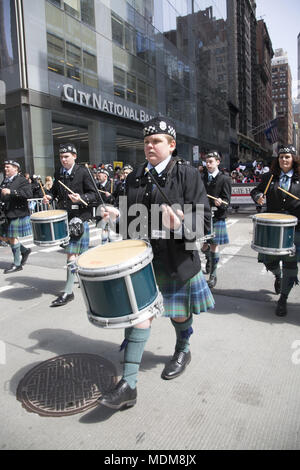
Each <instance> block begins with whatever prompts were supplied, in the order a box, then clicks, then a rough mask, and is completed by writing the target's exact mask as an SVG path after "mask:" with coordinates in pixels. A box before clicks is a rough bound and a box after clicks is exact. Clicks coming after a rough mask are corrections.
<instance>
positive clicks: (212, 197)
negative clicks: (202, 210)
mask: <svg viewBox="0 0 300 470" xmlns="http://www.w3.org/2000/svg"><path fill="white" fill-rule="evenodd" d="M207 197H210V198H211V199H214V200H215V201H218V200H219V199H218V198H216V197H214V196H211V195H210V194H208V195H207ZM221 201H222V204H226V206H228V202H226V201H223V200H222V199H221Z"/></svg>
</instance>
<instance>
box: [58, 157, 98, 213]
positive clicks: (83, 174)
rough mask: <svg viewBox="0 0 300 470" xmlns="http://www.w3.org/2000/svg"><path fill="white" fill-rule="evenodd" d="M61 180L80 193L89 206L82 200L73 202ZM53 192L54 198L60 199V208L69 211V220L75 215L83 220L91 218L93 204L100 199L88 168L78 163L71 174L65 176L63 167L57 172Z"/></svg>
mask: <svg viewBox="0 0 300 470" xmlns="http://www.w3.org/2000/svg"><path fill="white" fill-rule="evenodd" d="M59 181H61V182H62V183H63V184H64V185H65V186H68V188H70V189H71V190H72V191H73V192H74V193H78V194H79V195H80V197H81V199H82V200H83V201H85V202H86V203H88V206H85V205H84V204H83V203H82V202H80V201H79V202H78V203H73V202H72V201H71V199H70V198H69V196H68V195H69V194H70V193H69V191H68V190H67V189H65V188H64V187H63V186H62V185H61V184H60V183H59ZM51 194H52V197H53V198H54V199H56V198H57V199H58V205H57V207H58V209H64V210H66V211H67V212H68V219H69V220H71V219H72V218H73V217H79V218H80V219H81V220H82V221H87V220H89V219H90V218H91V216H92V204H93V203H95V202H96V201H97V200H98V199H97V193H96V189H95V187H94V184H93V181H92V179H91V177H90V175H89V173H88V171H87V169H86V168H85V167H83V166H79V165H76V164H75V165H74V167H73V169H72V172H71V174H70V175H66V176H64V175H63V172H62V169H60V170H58V171H56V172H55V175H54V183H53V186H52V189H51Z"/></svg>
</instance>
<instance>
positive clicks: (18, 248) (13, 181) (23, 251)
mask: <svg viewBox="0 0 300 470" xmlns="http://www.w3.org/2000/svg"><path fill="white" fill-rule="evenodd" d="M19 171H20V165H19V163H18V162H16V161H14V160H7V161H5V162H4V172H5V178H4V180H3V181H2V182H1V184H0V195H1V196H0V198H1V207H0V210H1V220H0V222H1V223H0V240H2V241H4V242H6V243H8V244H9V245H10V247H11V250H12V254H13V264H12V265H11V266H10V267H8V268H7V269H5V270H4V274H10V273H14V272H17V271H22V269H23V266H24V264H25V263H26V261H27V259H28V256H29V254H30V253H31V250H30V248H26V247H25V246H24V245H22V244H21V243H20V241H19V238H22V237H26V236H28V235H30V234H31V223H30V215H29V214H30V213H29V209H28V203H27V199H30V198H31V197H32V189H31V184H30V183H29V182H28V181H27V179H26V178H25V177H24V176H22V175H21V174H20V173H19Z"/></svg>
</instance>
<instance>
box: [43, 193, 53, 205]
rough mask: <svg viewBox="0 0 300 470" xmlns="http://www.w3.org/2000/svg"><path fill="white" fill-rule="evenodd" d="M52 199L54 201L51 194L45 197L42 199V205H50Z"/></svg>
mask: <svg viewBox="0 0 300 470" xmlns="http://www.w3.org/2000/svg"><path fill="white" fill-rule="evenodd" d="M51 199H52V197H51V196H49V194H45V196H44V197H43V199H42V203H43V204H48V202H50V201H51Z"/></svg>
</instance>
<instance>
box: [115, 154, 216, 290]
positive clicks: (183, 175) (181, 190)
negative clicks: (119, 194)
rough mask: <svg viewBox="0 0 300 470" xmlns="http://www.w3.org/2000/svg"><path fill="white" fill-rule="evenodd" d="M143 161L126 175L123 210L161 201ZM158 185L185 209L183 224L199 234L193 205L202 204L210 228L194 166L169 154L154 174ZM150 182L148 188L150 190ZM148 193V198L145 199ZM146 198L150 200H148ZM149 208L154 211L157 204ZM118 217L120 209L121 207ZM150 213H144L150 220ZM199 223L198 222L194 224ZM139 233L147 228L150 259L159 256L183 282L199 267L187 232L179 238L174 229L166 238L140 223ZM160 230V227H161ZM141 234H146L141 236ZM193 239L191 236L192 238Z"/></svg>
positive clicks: (205, 220)
mask: <svg viewBox="0 0 300 470" xmlns="http://www.w3.org/2000/svg"><path fill="white" fill-rule="evenodd" d="M145 168H146V164H144V165H142V166H140V167H138V168H137V169H135V170H134V171H133V172H132V173H130V174H129V175H128V177H127V179H126V195H127V210H128V211H129V210H130V208H131V207H133V208H134V204H137V203H138V204H144V205H146V206H148V207H149V209H150V211H151V205H152V204H158V205H161V204H163V203H165V200H164V198H163V197H162V195H161V194H160V192H159V190H158V189H157V188H156V187H155V185H154V187H153V186H152V181H151V179H150V176H149V175H147V174H145ZM156 180H157V182H158V183H159V186H160V187H161V189H162V190H163V192H164V193H165V195H166V196H167V198H168V200H169V201H170V203H171V204H179V206H180V207H181V209H182V210H183V211H184V213H185V221H184V222H185V224H186V225H187V226H188V227H189V228H191V231H192V232H191V233H197V235H196V238H197V237H198V232H199V233H201V234H202V236H203V218H202V224H201V227H199V226H196V225H195V221H196V217H195V214H196V205H203V206H202V209H203V208H204V223H205V227H204V233H205V234H206V233H208V232H209V230H210V208H209V202H208V199H207V196H206V191H205V188H204V184H203V182H202V179H201V176H200V173H199V172H198V170H196V168H194V167H191V166H189V165H187V164H186V163H185V162H184V161H183V160H181V159H180V158H177V157H175V158H174V157H172V159H171V161H170V163H169V164H168V166H167V168H166V169H165V170H164V171H163V173H162V174H161V175H160V177H156ZM151 186H152V191H151ZM149 195H150V196H149ZM149 197H150V199H149ZM149 202H150V203H151V204H149ZM184 204H187V205H188V207H189V209H190V210H184ZM152 210H153V211H157V210H158V209H157V206H156V208H155V209H154V208H153V206H152ZM121 217H122V211H121ZM150 218H151V213H149V216H148V222H149V221H150ZM132 220H134V216H130V217H129V216H128V220H127V226H128V225H129V224H130V223H131V221H132ZM198 225H199V224H198ZM140 228H141V233H142V232H143V230H144V229H146V231H147V228H148V231H147V233H148V239H149V241H150V243H151V246H152V249H153V253H154V261H155V259H157V258H159V259H160V261H162V263H163V265H164V267H165V268H166V270H167V272H168V273H169V275H170V278H171V279H173V280H177V281H180V282H181V283H185V282H186V281H187V280H188V279H190V278H192V277H193V276H195V275H196V274H197V273H198V272H199V271H200V269H201V262H200V258H199V253H198V250H197V249H195V245H194V244H193V243H191V236H190V233H188V234H187V235H186V232H185V231H184V230H183V234H182V236H181V237H180V239H177V238H176V235H175V233H174V232H171V233H170V234H169V235H170V236H169V237H168V238H167V239H164V238H159V236H158V237H157V236H154V234H153V231H152V230H151V229H152V227H151V226H150V227H149V226H148V227H146V226H144V227H143V226H142V223H141V227H140ZM161 228H162V231H163V227H161ZM141 238H147V237H145V236H143V235H142V236H141ZM194 240H195V238H194Z"/></svg>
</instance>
